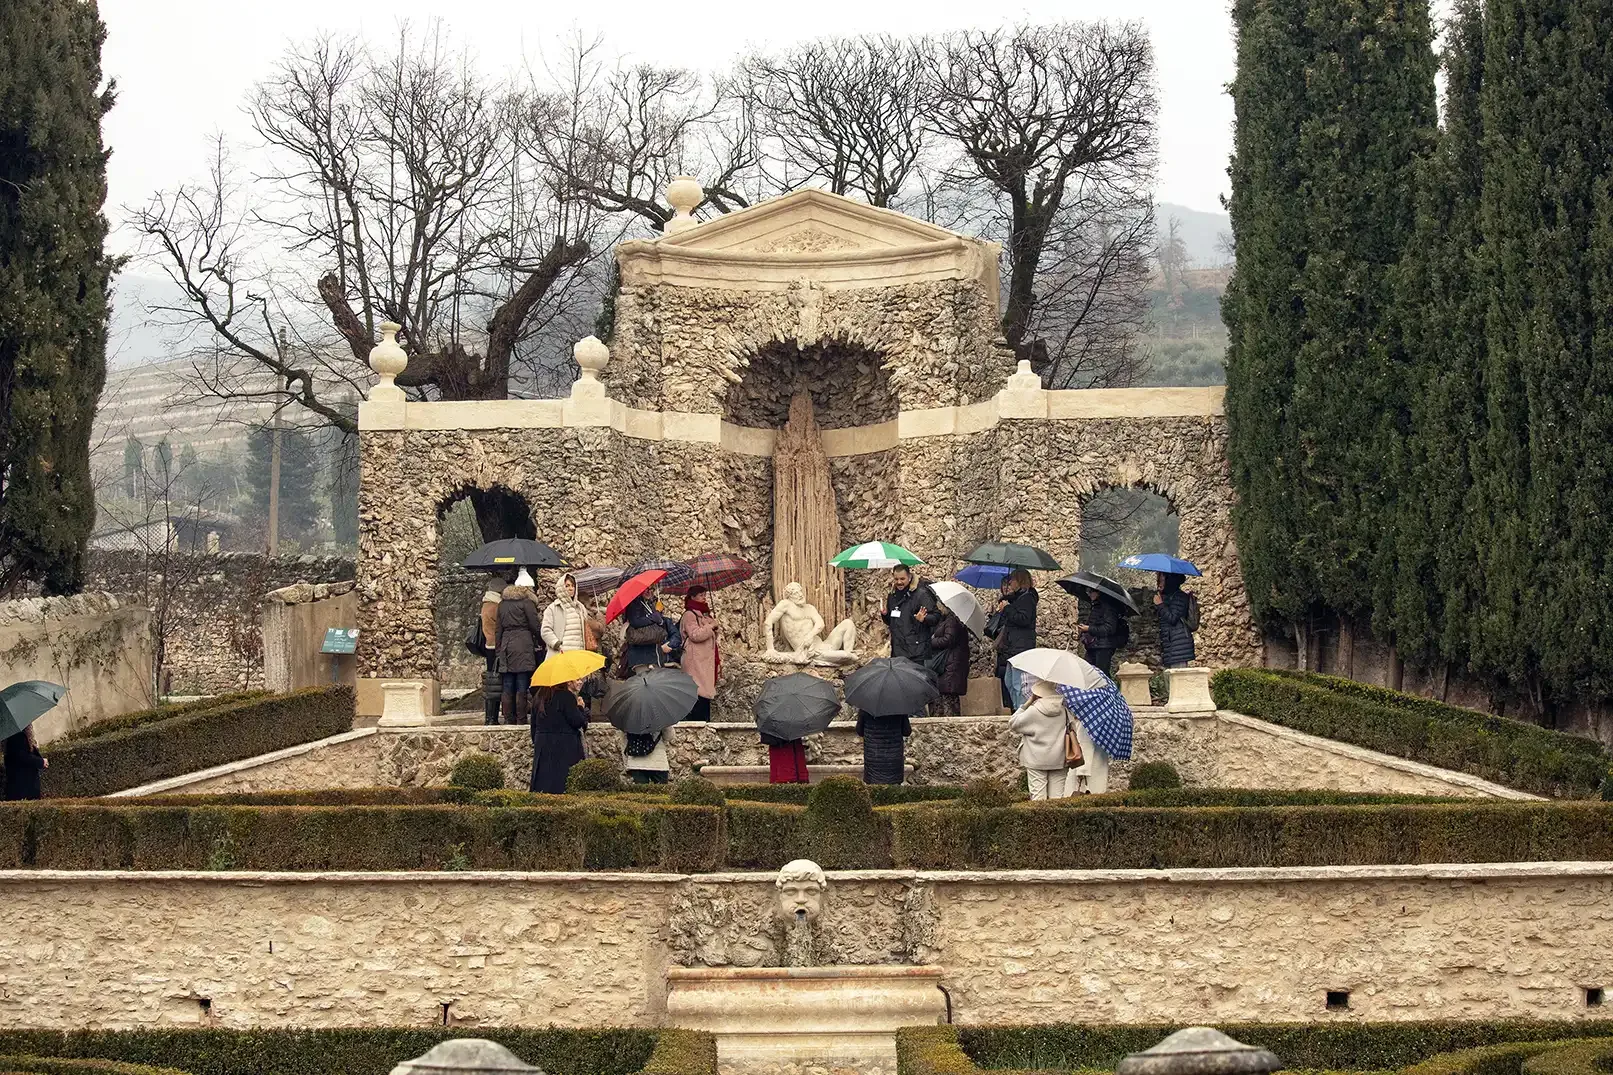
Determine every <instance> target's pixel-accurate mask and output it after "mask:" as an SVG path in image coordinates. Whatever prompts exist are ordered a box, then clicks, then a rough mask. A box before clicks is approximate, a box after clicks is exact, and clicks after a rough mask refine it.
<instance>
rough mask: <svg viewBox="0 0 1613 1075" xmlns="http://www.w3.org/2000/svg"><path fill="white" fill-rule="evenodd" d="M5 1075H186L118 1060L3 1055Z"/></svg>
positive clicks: (1, 1064) (0, 1063) (0, 1064)
mask: <svg viewBox="0 0 1613 1075" xmlns="http://www.w3.org/2000/svg"><path fill="white" fill-rule="evenodd" d="M0 1072H4V1073H5V1075H186V1073H185V1072H183V1071H179V1070H178V1069H176V1068H157V1067H150V1066H148V1065H146V1064H122V1063H119V1062H118V1061H116V1060H69V1059H63V1058H62V1057H59V1056H0Z"/></svg>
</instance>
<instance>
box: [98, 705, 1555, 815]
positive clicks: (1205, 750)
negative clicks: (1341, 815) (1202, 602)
mask: <svg viewBox="0 0 1613 1075" xmlns="http://www.w3.org/2000/svg"><path fill="white" fill-rule="evenodd" d="M667 739H668V754H669V759H670V761H671V763H672V775H673V777H674V778H676V777H680V776H685V775H689V774H691V773H694V772H696V771H698V769H699V767H700V766H702V765H752V766H765V765H766V764H767V751H766V749H765V748H764V747H763V746H762V745H761V743H760V741H759V740H758V739H757V736H756V729H755V727H754V726H750V725H743V724H679V725H677V726H676V727H674V728H672V729H671V731H670V732H669V733H668V737H667ZM584 741H585V746H586V750H587V753H588V756H590V757H604V758H612V759H618V758H620V757H621V741H620V738H619V737H618V735H617V733H616V731H615V730H614V729H613V728H611V727H610V726H609V725H607V724H598V723H595V724H591V725H589V727H588V730H587V733H586V735H585V740H584ZM1015 749H1016V737H1015V736H1013V735H1012V734H1011V733H1010V732H1009V731H1008V722H1007V720H1006V719H1005V718H1002V717H926V718H920V719H917V720H915V721H914V722H913V736H912V738H911V739H909V740H908V747H907V760H908V762H909V763H910V764H912V765H913V766H914V773H913V777H912V779H911V781H910V782H911V783H914V784H920V785H938V784H952V785H956V784H963V783H966V782H968V781H969V780H973V779H975V778H977V777H981V776H990V777H995V778H997V779H1000V780H1005V781H1009V782H1015V783H1017V782H1018V780H1019V776H1020V769H1019V766H1018V764H1017V762H1016V761H1015ZM477 752H482V753H488V754H492V755H494V756H495V757H497V758H499V759H500V760H501V761H503V763H504V766H505V782H506V785H507V786H509V787H518V788H520V787H526V785H527V780H528V775H529V773H530V772H531V768H532V741H531V738H530V737H529V735H528V732H527V730H526V729H525V728H509V727H503V728H488V727H483V726H463V727H435V728H429V729H414V728H382V729H376V728H367V729H362V730H360V731H355V732H350V733H347V734H344V735H340V736H335V737H333V738H332V739H328V740H325V741H324V742H323V743H320V744H307V745H304V746H301V747H294V748H292V749H291V750H286V751H280V752H278V753H277V754H272V755H265V756H264V757H262V758H253V759H249V760H247V761H242V762H235V763H232V764H230V765H226V766H221V767H219V768H218V769H215V770H208V771H207V772H204V773H195V774H192V775H191V776H189V777H180V778H175V779H173V780H166V781H163V782H161V783H160V784H156V785H150V786H148V787H146V788H135V789H132V790H131V791H130V792H128V793H126V794H131V795H142V794H153V793H155V792H158V791H184V792H197V793H201V792H218V791H289V790H303V789H313V788H331V787H354V788H356V787H374V786H381V787H426V786H430V785H440V784H444V783H446V782H447V780H448V774H449V773H450V772H451V771H452V770H453V767H454V764H455V763H456V762H457V761H459V759H460V758H463V757H465V756H466V755H468V754H472V753H477ZM1133 754H1134V756H1133V760H1132V761H1131V762H1117V763H1115V766H1114V768H1113V770H1112V782H1111V786H1112V787H1114V788H1117V789H1119V788H1124V787H1126V785H1127V780H1128V776H1129V773H1130V771H1131V767H1132V765H1134V764H1136V763H1138V762H1143V761H1168V762H1170V763H1171V764H1172V765H1174V766H1175V767H1176V769H1177V771H1178V772H1179V773H1180V774H1181V776H1182V779H1183V780H1184V782H1186V783H1187V784H1188V785H1189V786H1195V787H1242V788H1270V789H1293V788H1318V789H1320V788H1325V789H1332V790H1340V791H1365V792H1381V793H1390V792H1393V793H1404V794H1417V795H1443V796H1460V797H1476V798H1507V799H1530V798H1534V796H1531V795H1528V794H1525V793H1524V792H1519V791H1514V790H1512V789H1510V788H1504V787H1501V786H1499V785H1497V784H1492V783H1489V782H1487V781H1484V780H1480V779H1478V778H1477V777H1472V776H1468V775H1466V774H1464V773H1454V772H1449V771H1447V770H1443V769H1436V768H1434V767H1433V766H1429V765H1423V764H1421V763H1418V762H1412V761H1406V760H1405V759H1403V758H1394V757H1390V756H1389V755H1386V754H1378V753H1376V752H1374V751H1370V750H1365V749H1363V748H1361V747H1354V746H1349V745H1348V744H1344V743H1336V742H1333V741H1331V740H1327V739H1319V738H1317V737H1315V736H1310V735H1305V734H1303V733H1300V732H1294V731H1290V730H1289V729H1287V728H1282V727H1279V726H1277V725H1275V724H1268V723H1266V722H1264V721H1259V720H1255V719H1253V718H1251V717H1245V716H1242V715H1241V714H1237V713H1196V714H1179V713H1167V712H1166V711H1165V710H1163V709H1143V710H1140V711H1139V712H1138V715H1137V723H1136V734H1135V738H1134V741H1133ZM861 762H862V742H861V740H859V739H858V738H857V736H856V734H855V731H854V729H853V727H852V726H851V725H850V724H840V723H836V724H834V725H831V726H830V729H829V731H828V732H826V733H824V734H823V735H819V736H813V737H812V738H810V739H808V740H807V764H808V766H809V767H810V766H811V765H814V764H825V763H839V764H861Z"/></svg>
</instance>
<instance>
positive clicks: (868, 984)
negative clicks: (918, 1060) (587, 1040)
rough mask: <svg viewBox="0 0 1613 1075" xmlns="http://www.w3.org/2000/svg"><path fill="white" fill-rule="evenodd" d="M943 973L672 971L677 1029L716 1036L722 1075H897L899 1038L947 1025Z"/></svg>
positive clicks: (672, 1015) (889, 969) (670, 1011)
mask: <svg viewBox="0 0 1613 1075" xmlns="http://www.w3.org/2000/svg"><path fill="white" fill-rule="evenodd" d="M941 977H942V970H941V968H940V967H910V966H898V965H891V966H844V967H673V968H671V969H670V970H668V971H667V1015H668V1017H669V1021H670V1022H671V1023H672V1025H674V1026H680V1027H686V1028H688V1029H691V1030H705V1031H709V1032H711V1033H712V1034H715V1035H716V1036H717V1058H718V1060H719V1062H720V1063H721V1064H722V1066H723V1069H724V1070H738V1071H743V1070H745V1069H746V1068H748V1067H761V1066H763V1065H777V1066H779V1067H788V1066H790V1065H794V1064H812V1065H816V1066H822V1067H839V1066H843V1067H852V1068H853V1069H854V1070H864V1069H865V1067H873V1066H876V1065H878V1066H881V1067H883V1068H884V1069H885V1070H892V1069H893V1068H894V1063H893V1062H894V1059H895V1051H896V1031H897V1029H898V1028H900V1027H904V1026H922V1025H926V1024H935V1023H939V1022H941V1021H942V1020H944V1019H945V1018H946V1011H947V1006H946V997H945V995H944V994H943V993H942V992H941V990H940V988H939V986H940V984H941Z"/></svg>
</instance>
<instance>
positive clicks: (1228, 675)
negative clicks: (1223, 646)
mask: <svg viewBox="0 0 1613 1075" xmlns="http://www.w3.org/2000/svg"><path fill="white" fill-rule="evenodd" d="M1210 692H1211V694H1212V695H1213V696H1214V697H1215V704H1216V705H1217V706H1218V707H1219V708H1221V709H1230V710H1233V711H1235V712H1238V713H1243V714H1245V715H1247V716H1251V717H1256V718H1258V719H1260V720H1265V721H1270V722H1271V723H1273V724H1280V725H1282V726H1284V727H1287V728H1293V729H1295V730H1296V731H1301V732H1307V733H1309V734H1311V735H1319V736H1322V737H1324V738H1327V739H1336V740H1338V741H1339V742H1343V743H1353V744H1354V745H1356V746H1360V747H1366V748H1367V749H1369V750H1376V751H1379V752H1381V753H1384V754H1393V755H1396V756H1397V757H1402V758H1408V759H1410V760H1412V761H1419V762H1424V763H1426V764H1428V765H1436V766H1439V767H1440V768H1443V769H1454V770H1456V771H1458V772H1464V773H1469V774H1471V775H1473V776H1477V777H1481V778H1483V779H1485V780H1492V781H1494V782H1495V783H1497V784H1503V785H1505V786H1507V787H1512V788H1517V789H1519V790H1520V791H1528V792H1532V793H1534V794H1536V795H1546V796H1551V797H1555V798H1575V799H1582V798H1591V797H1593V796H1595V795H1596V794H1597V793H1598V789H1599V788H1600V787H1601V784H1602V781H1603V780H1604V779H1605V778H1606V776H1607V774H1608V770H1609V767H1610V766H1613V754H1610V753H1609V752H1608V751H1607V749H1606V748H1604V747H1603V746H1602V745H1601V744H1600V743H1598V742H1596V740H1594V739H1587V738H1585V737H1584V736H1577V735H1567V734H1565V733H1563V732H1554V731H1551V730H1550V729H1547V728H1540V727H1537V726H1535V725H1533V724H1525V723H1524V722H1522V721H1517V720H1508V719H1507V718H1505V717H1492V716H1489V715H1487V714H1484V713H1478V712H1475V711H1473V710H1470V709H1460V708H1458V707H1456V706H1451V705H1445V704H1444V703H1442V702H1436V701H1432V700H1431V699H1427V698H1419V697H1417V696H1416V695H1411V694H1403V693H1401V692H1398V691H1390V690H1385V689H1383V688H1382V687H1373V686H1369V685H1367V684H1364V683H1356V682H1354V681H1353V680H1348V679H1339V678H1336V677H1333V676H1319V675H1315V674H1313V673H1300V672H1290V671H1284V670H1281V669H1272V668H1226V669H1222V670H1221V671H1219V672H1217V673H1216V674H1215V675H1214V676H1212V677H1211V679H1210Z"/></svg>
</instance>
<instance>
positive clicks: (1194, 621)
mask: <svg viewBox="0 0 1613 1075" xmlns="http://www.w3.org/2000/svg"><path fill="white" fill-rule="evenodd" d="M1186 622H1187V630H1188V633H1189V634H1193V633H1196V632H1197V631H1198V629H1199V599H1198V597H1197V595H1195V594H1188V595H1187V621H1186Z"/></svg>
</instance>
